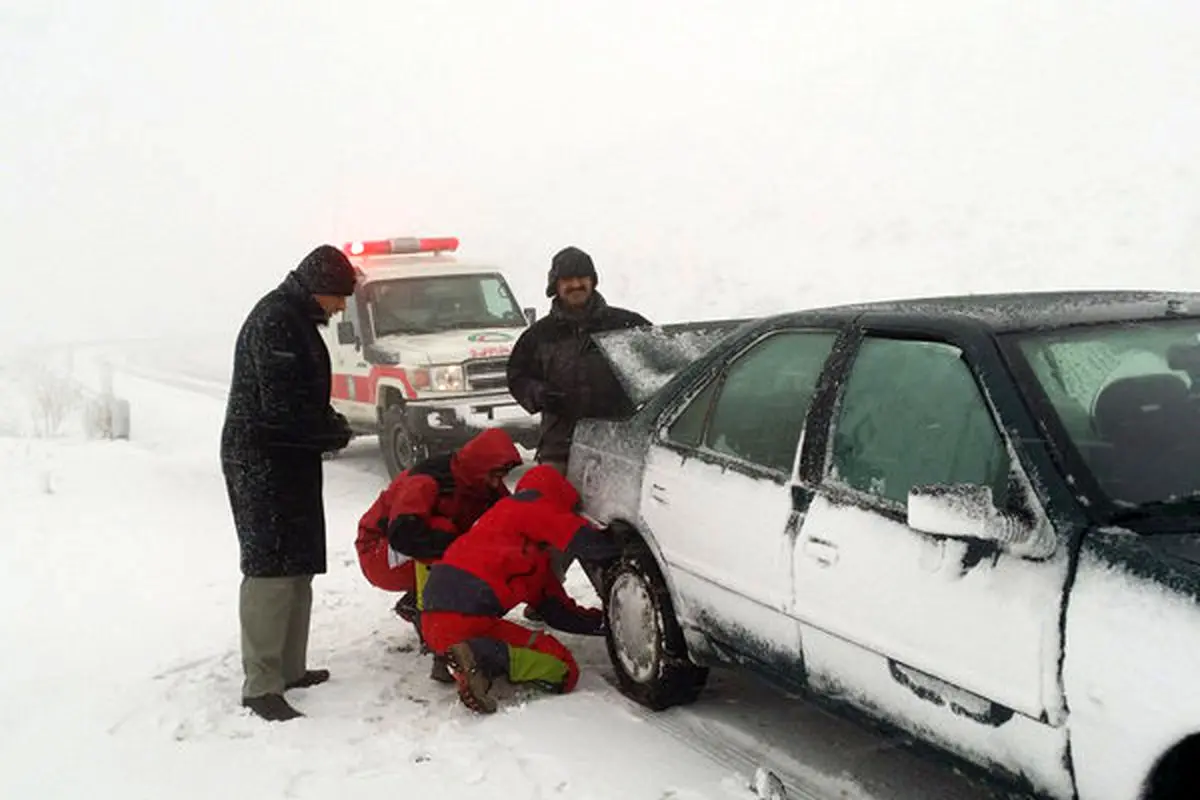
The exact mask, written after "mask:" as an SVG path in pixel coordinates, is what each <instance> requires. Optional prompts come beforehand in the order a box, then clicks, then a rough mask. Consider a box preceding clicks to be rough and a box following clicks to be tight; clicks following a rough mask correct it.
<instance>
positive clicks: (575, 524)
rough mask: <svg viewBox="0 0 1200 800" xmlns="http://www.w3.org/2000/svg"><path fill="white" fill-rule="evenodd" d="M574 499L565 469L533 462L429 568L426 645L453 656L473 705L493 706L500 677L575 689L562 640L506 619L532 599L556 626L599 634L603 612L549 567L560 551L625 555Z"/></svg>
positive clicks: (461, 688)
mask: <svg viewBox="0 0 1200 800" xmlns="http://www.w3.org/2000/svg"><path fill="white" fill-rule="evenodd" d="M578 502H579V493H578V492H577V491H575V487H573V486H571V484H570V483H568V482H567V479H566V478H564V477H563V476H562V474H561V473H559V472H558V471H557V470H555V469H554V468H553V467H550V466H546V465H543V466H537V467H534V468H533V469H531V470H530V471H529V472H528V473H526V474H525V475H524V476H523V477H522V478H521V480H520V481H519V482H518V483H517V491H516V493H515V494H513V495H512V496H511V497H508V498H506V499H504V500H501V501H500V502H498V503H496V505H495V506H494V507H492V509H491V510H489V511H488V512H487V513H485V514H484V515H483V516H482V517H480V518H479V521H478V522H476V523H475V525H474V526H473V527H472V528H471V530H469V531H468V532H467V533H466V534H464V535H463V536H461V537H460V538H459V539H457V540H456V541H455V542H454V543H453V544H452V545H450V547H449V548H448V549H447V550H446V554H445V555H444V556H443V557H442V560H441V561H439V562H438V563H436V564H434V565H433V567H432V568H431V569H430V571H429V578H428V580H427V582H426V584H425V594H424V597H423V600H424V604H425V611H424V613H423V614H422V619H421V629H422V632H423V633H424V636H425V641H426V643H427V644H428V645H429V647H430V648H431V649H432V650H433V651H434V652H435V653H439V654H444V655H446V656H447V657H448V660H449V665H450V672H451V674H452V675H453V676H454V680H455V682H456V683H457V684H458V694H459V697H460V698H461V699H462V701H463V703H464V704H465V705H466V706H467V707H468V708H471V709H472V710H474V711H478V712H481V713H486V714H490V713H492V712H494V711H495V710H496V701H495V699H494V698H492V697H491V696H490V694H489V692H490V690H491V686H492V682H493V681H494V680H496V679H497V678H500V677H507V678H508V680H510V681H511V682H513V683H530V682H532V683H536V684H538V685H540V686H542V687H544V688H546V689H549V690H551V691H557V692H569V691H571V690H572V689H574V688H575V683H576V682H577V681H578V680H579V667H578V665H577V664H576V663H575V659H574V657H573V656H572V655H571V652H570V651H569V650H568V649H567V648H566V647H565V646H564V645H563V644H562V642H560V641H559V640H558V639H556V638H554V637H553V636H551V635H550V634H547V633H544V632H542V631H532V630H529V629H528V628H525V627H522V626H521V625H517V624H516V623H513V622H509V621H508V620H505V619H502V617H504V615H505V614H507V613H508V612H509V611H510V610H511V609H513V608H514V607H515V606H517V605H519V604H521V603H527V604H529V605H530V606H533V607H534V608H536V609H537V611H538V612H539V613H540V614H541V616H542V619H543V620H544V621H545V622H546V624H547V625H549V626H550V627H553V628H556V629H558V630H561V631H565V632H567V633H577V634H585V635H592V636H598V635H602V634H603V632H604V616H603V613H602V612H601V611H600V610H599V609H587V608H581V607H580V606H578V605H576V603H575V602H574V601H573V600H572V599H571V598H570V597H569V596H568V595H567V593H566V591H564V589H563V586H562V583H561V582H560V580H559V579H558V577H557V576H556V575H555V572H554V570H553V568H552V566H551V556H552V555H553V554H554V553H555V552H558V553H561V554H565V555H566V556H567V557H568V558H571V557H574V558H578V559H579V560H580V561H581V562H582V563H597V562H599V563H603V562H605V561H609V560H612V559H615V558H617V557H618V556H619V555H620V550H619V548H618V547H617V545H616V543H615V542H613V541H612V540H611V539H610V538H609V536H608V535H607V534H605V533H603V532H601V531H598V530H597V529H595V528H593V527H592V526H591V525H589V524H588V521H587V520H586V519H584V518H583V517H581V516H579V515H578V514H576V513H575V511H574V509H575V506H576V504H577V503H578Z"/></svg>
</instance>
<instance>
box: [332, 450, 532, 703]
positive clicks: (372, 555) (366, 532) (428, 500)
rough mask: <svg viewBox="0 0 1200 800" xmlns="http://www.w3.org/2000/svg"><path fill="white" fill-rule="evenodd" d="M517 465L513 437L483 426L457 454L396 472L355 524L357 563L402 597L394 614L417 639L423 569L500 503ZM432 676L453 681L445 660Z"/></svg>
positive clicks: (370, 577) (375, 580) (368, 575)
mask: <svg viewBox="0 0 1200 800" xmlns="http://www.w3.org/2000/svg"><path fill="white" fill-rule="evenodd" d="M520 464H521V454H520V453H519V452H517V448H516V446H515V445H514V444H513V441H512V438H511V437H510V436H509V435H508V434H507V433H505V432H504V431H503V430H500V429H498V428H489V429H487V430H485V431H483V432H482V433H480V434H479V435H478V436H475V437H474V438H472V439H471V440H470V441H469V442H467V443H466V444H465V445H463V446H462V447H461V448H460V449H459V450H457V451H455V452H453V453H450V454H447V455H440V456H433V457H431V458H427V459H425V460H424V461H422V462H420V463H418V464H415V465H414V466H412V467H411V468H409V469H407V470H405V471H404V472H401V473H400V474H399V475H397V476H396V477H395V478H393V479H392V482H391V483H390V484H389V485H388V487H387V488H386V489H384V490H383V491H382V492H381V493H380V495H379V497H378V498H377V499H376V500H375V502H374V503H373V504H372V505H371V507H370V508H369V509H367V512H366V513H365V514H363V516H362V518H361V519H360V520H359V523H358V538H357V539H356V540H355V548H356V549H357V550H358V563H359V567H360V568H361V569H362V573H363V576H364V577H365V578H366V579H367V580H368V581H369V582H370V583H371V585H372V586H376V587H378V588H380V589H384V590H386V591H392V592H407V594H405V595H404V596H403V597H401V598H400V601H399V602H397V604H396V613H397V614H400V616H402V617H404V618H405V619H406V620H408V621H409V622H412V623H413V624H414V625H415V626H416V628H417V632H418V634H420V633H421V625H420V622H419V615H420V609H421V606H422V593H423V588H424V587H423V584H424V582H425V576H426V574H427V572H428V565H429V564H431V563H433V562H434V561H436V560H437V559H439V558H441V556H442V553H444V552H445V550H446V548H447V547H448V546H449V545H450V543H451V542H453V541H454V540H455V538H457V537H458V536H459V535H460V534H462V533H463V532H464V531H466V530H467V529H468V528H470V527H471V525H472V524H473V523H474V522H475V520H477V519H479V517H480V515H482V514H483V513H484V512H485V511H487V509H489V508H491V506H492V505H493V504H494V503H495V502H496V501H497V500H500V499H501V498H504V497H507V496H508V494H509V492H508V487H507V486H505V485H504V478H505V477H506V476H507V475H508V473H509V472H510V471H511V470H512V469H513V468H514V467H517V466H520ZM430 677H432V678H433V679H434V680H441V681H447V682H449V681H452V680H453V678H452V677H451V676H450V673H449V672H448V671H447V669H446V665H445V661H444V659H441V658H435V659H434V664H433V670H432V672H431V673H430Z"/></svg>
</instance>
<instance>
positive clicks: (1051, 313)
mask: <svg viewBox="0 0 1200 800" xmlns="http://www.w3.org/2000/svg"><path fill="white" fill-rule="evenodd" d="M814 316H816V317H824V318H830V317H832V318H835V319H840V320H843V321H846V320H849V319H851V318H862V319H863V321H869V322H877V323H887V322H908V323H929V324H935V325H936V324H937V323H939V322H940V323H943V324H944V323H953V322H959V323H968V324H972V325H974V326H977V327H982V328H985V329H988V330H991V331H993V332H997V333H1000V332H1008V331H1019V330H1032V329H1037V328H1054V327H1065V326H1069V325H1087V324H1097V323H1104V322H1120V321H1126V320H1149V319H1161V318H1168V317H1172V316H1179V317H1187V316H1200V293H1194V292H1165V291H1069V292H1017V293H1011V294H975V295H954V296H945V297H919V298H913V299H898V300H882V301H877V302H870V303H856V304H851V305H842V306H831V307H827V308H818V309H810V310H806V311H797V312H793V313H790V314H781V315H779V316H778V317H777V318H784V319H789V318H790V319H794V320H795V321H796V322H798V323H802V322H804V321H805V320H806V319H808V318H811V317H814Z"/></svg>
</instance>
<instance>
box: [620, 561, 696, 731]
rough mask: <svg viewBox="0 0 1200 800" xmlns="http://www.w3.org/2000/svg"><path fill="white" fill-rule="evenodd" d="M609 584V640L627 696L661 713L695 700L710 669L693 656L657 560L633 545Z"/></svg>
mask: <svg viewBox="0 0 1200 800" xmlns="http://www.w3.org/2000/svg"><path fill="white" fill-rule="evenodd" d="M607 583H608V592H607V599H608V602H607V603H605V614H606V616H607V620H606V621H607V633H606V635H605V637H606V640H607V644H608V655H609V659H610V660H611V661H612V664H613V669H614V670H615V671H616V673H617V682H618V684H619V685H620V687H621V691H622V693H624V694H625V695H626V696H628V697H630V698H632V699H633V700H636V701H637V702H638V703H641V704H642V705H644V706H646V707H648V708H652V709H654V710H656V711H658V710H661V709H665V708H669V707H670V706H674V705H685V704H687V703H691V702H692V701H694V700H695V699H696V698H697V697H698V696H699V694H700V691H701V690H702V689H703V688H704V683H705V681H706V680H707V679H708V670H707V669H706V668H703V667H698V666H696V665H695V664H693V663H692V662H691V660H690V659H689V658H688V655H687V644H686V642H685V641H684V638H683V632H682V630H680V628H679V622H678V621H677V620H676V618H675V611H674V608H673V607H672V604H671V596H670V593H669V592H668V591H667V587H666V582H665V581H664V580H663V577H662V574H661V573H660V572H659V569H658V565H657V564H656V563H655V561H654V557H653V556H652V555H651V554H650V553H649V551H648V550H647V549H646V548H645V546H644V545H642V544H641V543H636V544H631V545H629V546H628V547H627V549H626V552H625V555H624V556H622V558H621V560H620V562H618V564H617V565H616V566H615V567H614V568H613V570H612V572H611V573H610V575H609V580H608V582H607Z"/></svg>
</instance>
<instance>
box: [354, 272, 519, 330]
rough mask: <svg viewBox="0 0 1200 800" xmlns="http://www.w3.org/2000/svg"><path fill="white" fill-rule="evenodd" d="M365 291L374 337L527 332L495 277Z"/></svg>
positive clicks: (402, 281)
mask: <svg viewBox="0 0 1200 800" xmlns="http://www.w3.org/2000/svg"><path fill="white" fill-rule="evenodd" d="M366 289H367V292H366V294H367V308H368V313H369V314H370V318H371V324H372V326H373V329H374V331H375V336H376V337H383V336H392V335H396V334H404V335H414V334H423V333H439V332H441V331H449V330H466V329H470V328H521V327H524V326H525V317H524V315H523V314H522V313H521V309H520V307H519V306H518V305H517V302H516V300H515V299H514V298H513V294H512V291H511V290H510V289H509V288H508V284H507V283H505V281H504V278H503V277H501V276H500V275H498V274H494V273H484V274H479V275H436V276H423V277H413V278H396V279H394V280H386V281H378V282H372V283H370V284H368V286H367V287H366Z"/></svg>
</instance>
